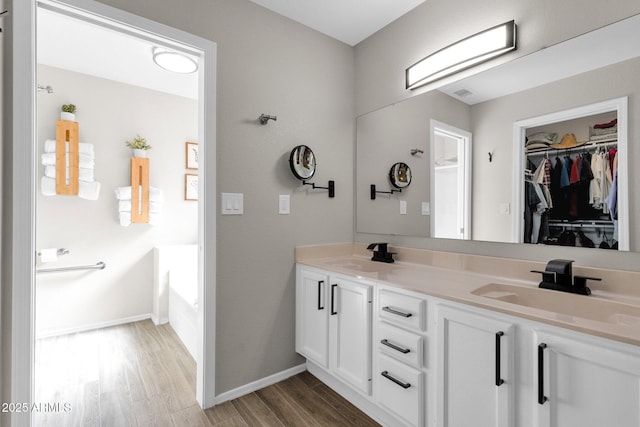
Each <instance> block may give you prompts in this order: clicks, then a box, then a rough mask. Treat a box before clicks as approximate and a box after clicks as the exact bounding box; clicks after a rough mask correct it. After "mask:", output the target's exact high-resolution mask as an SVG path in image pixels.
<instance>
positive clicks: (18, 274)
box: [7, 1, 216, 425]
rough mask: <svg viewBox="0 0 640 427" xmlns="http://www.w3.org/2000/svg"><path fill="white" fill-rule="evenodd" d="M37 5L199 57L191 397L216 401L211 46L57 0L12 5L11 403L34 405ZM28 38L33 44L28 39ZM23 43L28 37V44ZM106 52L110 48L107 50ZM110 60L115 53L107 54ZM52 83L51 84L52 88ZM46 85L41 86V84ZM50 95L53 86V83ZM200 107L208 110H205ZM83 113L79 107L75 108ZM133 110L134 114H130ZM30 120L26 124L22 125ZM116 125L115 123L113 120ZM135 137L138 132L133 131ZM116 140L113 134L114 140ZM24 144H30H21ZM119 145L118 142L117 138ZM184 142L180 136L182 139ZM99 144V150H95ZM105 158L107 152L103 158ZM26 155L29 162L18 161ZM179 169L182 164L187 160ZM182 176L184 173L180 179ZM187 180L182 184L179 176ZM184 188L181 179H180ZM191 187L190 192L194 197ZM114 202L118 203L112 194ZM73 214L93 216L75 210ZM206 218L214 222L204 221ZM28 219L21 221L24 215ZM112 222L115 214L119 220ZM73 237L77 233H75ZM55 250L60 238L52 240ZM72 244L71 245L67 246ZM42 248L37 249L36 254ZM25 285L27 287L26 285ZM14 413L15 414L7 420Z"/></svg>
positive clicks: (204, 403)
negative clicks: (194, 339)
mask: <svg viewBox="0 0 640 427" xmlns="http://www.w3.org/2000/svg"><path fill="white" fill-rule="evenodd" d="M39 9H43V10H44V9H46V10H48V11H52V12H55V13H60V14H62V15H65V16H67V17H72V18H75V19H78V20H80V21H83V22H86V23H91V24H95V25H98V26H102V27H104V28H109V29H111V30H114V31H117V32H119V33H122V34H126V35H128V36H129V37H137V38H140V39H144V40H147V41H150V42H154V43H157V44H158V45H160V46H163V47H165V48H169V49H172V50H177V51H180V52H183V53H187V54H189V55H192V56H194V57H196V58H197V60H198V62H199V67H200V68H199V70H198V77H197V80H198V88H197V94H198V97H197V101H196V103H197V107H196V108H195V111H196V113H195V114H196V116H197V124H196V126H195V127H196V131H195V137H196V140H197V141H198V142H199V164H200V165H199V169H198V170H197V171H196V172H195V173H194V174H192V175H195V176H197V177H198V179H199V186H198V189H197V191H196V193H195V194H197V195H198V198H199V202H198V206H197V211H198V214H197V220H196V222H197V244H196V249H197V258H198V262H197V265H198V267H197V271H196V272H195V275H196V276H197V287H198V295H199V304H198V307H197V315H196V316H197V330H198V334H197V335H198V339H197V343H196V347H197V348H196V358H195V359H196V362H197V368H196V372H195V373H194V375H195V378H196V387H195V396H196V399H197V402H198V404H199V405H200V406H201V407H204V408H206V407H209V406H212V405H213V403H214V399H215V394H214V393H215V385H214V379H215V376H214V366H215V358H214V355H215V336H214V332H213V331H215V313H214V311H215V269H216V266H215V236H216V233H215V215H206V213H207V212H215V211H216V209H215V205H216V203H215V194H216V193H215V185H216V182H215V164H216V159H215V77H216V75H215V68H216V65H215V63H216V46H215V43H213V42H210V41H208V40H205V39H202V38H200V37H197V36H193V35H191V34H188V33H185V32H182V31H180V30H176V29H173V28H170V27H167V26H165V25H162V24H158V23H155V22H153V21H149V20H147V19H144V18H141V17H139V16H135V15H132V14H129V13H126V12H123V11H120V10H118V9H114V8H111V7H108V6H104V5H102V4H99V3H96V2H91V1H84V2H82V3H81V5H80V6H79V5H78V2H74V4H73V5H69V4H65V3H64V2H58V1H55V2H54V1H41V2H38V3H37V4H36V2H16V3H14V4H13V10H12V16H13V21H12V24H13V25H12V31H13V34H12V36H13V37H12V41H11V43H12V48H13V49H12V55H13V56H12V59H13V64H14V67H13V69H14V70H16V69H20V70H22V71H23V72H22V73H16V72H14V73H12V74H10V77H9V80H10V83H12V84H11V86H12V87H13V88H14V90H13V105H12V106H11V111H12V112H13V113H12V119H11V123H12V126H11V129H12V131H11V132H12V136H13V138H12V139H13V143H12V153H13V159H14V167H13V168H12V170H11V177H12V181H13V182H14V183H20V185H21V186H22V187H24V188H25V191H21V192H14V193H13V199H12V203H11V211H12V217H13V218H15V219H17V218H20V219H21V220H20V221H14V222H13V233H14V234H15V235H20V236H21V240H20V242H15V241H14V242H13V243H12V244H11V249H12V252H13V254H14V256H13V257H12V259H11V260H10V262H9V263H7V264H8V265H10V270H11V272H12V281H11V285H10V286H11V289H12V291H11V293H12V294H13V298H12V303H11V317H12V322H11V349H12V352H11V353H12V356H13V357H12V359H11V361H10V363H11V372H12V376H11V379H10V381H11V387H10V388H8V389H9V390H10V395H8V396H7V397H8V398H10V400H11V401H20V402H28V403H29V405H30V406H31V403H32V402H33V396H34V354H35V309H34V307H33V305H32V303H31V301H34V299H35V284H36V279H35V277H36V272H35V268H34V266H35V264H36V262H35V261H36V259H37V255H36V254H37V252H38V250H37V249H38V248H37V247H36V233H35V230H36V209H35V195H36V192H38V191H40V190H41V182H38V181H39V178H41V177H42V176H43V171H42V170H40V169H39V168H38V167H36V159H37V160H38V163H40V160H41V159H40V155H41V154H42V151H41V150H39V148H40V147H39V146H38V143H39V142H41V141H38V132H37V121H36V117H37V113H36V107H37V103H36V99H37V98H36V97H37V96H48V95H44V94H43V95H39V94H38V93H37V84H38V83H39V82H38V81H37V79H36V75H38V73H37V72H36V68H37V63H36V52H35V50H34V49H33V48H32V49H26V50H25V49H24V48H23V46H33V47H35V35H36V33H37V29H36V27H35V22H36V19H35V17H36V13H37V10H39ZM29 40H31V42H28V41H29ZM25 41H27V42H26V43H25ZM107 56H108V53H107ZM111 60H113V58H111ZM51 86H53V85H51ZM45 87H46V85H45ZM53 91H54V93H55V87H54V88H53ZM205 111H206V112H207V114H206V115H205ZM78 113H80V110H79V111H78ZM132 114H135V112H132ZM24 124H28V126H24ZM114 126H117V124H115V125H114ZM134 136H135V135H134ZM114 139H115V138H114ZM24 141H31V142H32V143H31V144H25V143H24ZM117 142H118V144H119V143H120V142H121V141H117ZM179 143H181V144H183V148H182V150H184V143H185V141H179ZM97 150H98V147H96V153H97ZM105 157H106V156H105ZM23 160H26V161H24V162H23ZM179 167H181V168H183V169H184V165H180V166H179ZM184 179H185V180H186V178H184ZM183 182H184V181H183ZM181 185H183V184H181ZM114 190H115V189H114V188H113V187H112V188H103V189H102V191H104V193H103V195H102V197H105V198H112V197H113V191H114ZM193 194H194V193H193V192H191V196H193ZM112 203H113V204H115V206H117V200H116V199H115V198H113V199H112ZM77 214H78V216H79V217H81V216H82V215H83V214H86V215H89V214H90V213H88V212H84V211H79V212H78V213H77ZM113 215H114V216H115V217H116V218H118V208H117V207H116V208H114V213H113ZM208 216H211V217H213V219H212V220H211V219H210V220H208V219H207V217H208ZM22 219H25V220H22ZM116 221H117V219H116ZM78 234H82V232H81V230H78ZM51 245H52V246H53V245H55V246H56V247H60V246H62V245H64V243H62V244H61V243H58V242H56V243H52V244H51ZM71 249H72V248H71ZM41 253H42V252H41ZM25 285H26V286H25ZM12 418H13V417H12ZM30 418H31V414H17V415H15V419H16V424H15V425H29V424H30V422H31V420H30Z"/></svg>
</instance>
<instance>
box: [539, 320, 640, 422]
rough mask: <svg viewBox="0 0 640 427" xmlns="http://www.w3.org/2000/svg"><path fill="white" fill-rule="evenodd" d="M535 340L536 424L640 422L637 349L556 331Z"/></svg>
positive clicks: (639, 376)
mask: <svg viewBox="0 0 640 427" xmlns="http://www.w3.org/2000/svg"><path fill="white" fill-rule="evenodd" d="M534 341H535V342H534V346H535V351H536V353H538V354H537V356H536V357H535V359H534V361H535V366H534V367H532V368H533V371H534V372H535V375H534V381H535V384H536V385H537V387H536V389H535V392H536V396H535V400H537V402H533V404H534V405H535V406H536V408H537V410H536V411H535V413H537V415H538V422H537V424H536V425H537V426H539V427H564V426H616V427H637V426H640V350H639V349H638V348H636V347H634V346H626V345H618V344H619V343H616V342H612V341H608V340H604V339H599V338H594V337H589V336H583V335H582V334H580V335H579V336H573V335H569V334H567V333H561V331H558V333H554V332H549V331H536V333H535V334H534Z"/></svg>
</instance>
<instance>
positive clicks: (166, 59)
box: [153, 47, 198, 74]
mask: <svg viewBox="0 0 640 427" xmlns="http://www.w3.org/2000/svg"><path fill="white" fill-rule="evenodd" d="M153 62H155V63H156V65H157V66H158V67H160V68H162V69H164V70H167V71H171V72H174V73H181V74H190V73H195V72H196V71H198V63H197V62H196V60H195V59H193V58H190V57H188V56H187V55H184V54H182V53H180V52H176V51H173V50H169V49H165V48H162V47H154V48H153Z"/></svg>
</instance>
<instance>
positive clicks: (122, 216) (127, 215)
mask: <svg viewBox="0 0 640 427" xmlns="http://www.w3.org/2000/svg"><path fill="white" fill-rule="evenodd" d="M118 220H119V221H120V225H121V226H123V227H127V226H129V225H131V212H119V213H118ZM160 224H162V216H161V215H159V214H149V225H160Z"/></svg>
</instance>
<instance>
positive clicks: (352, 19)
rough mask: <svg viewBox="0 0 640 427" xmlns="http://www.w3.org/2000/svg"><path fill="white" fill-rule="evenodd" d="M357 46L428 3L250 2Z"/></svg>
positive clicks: (349, 0) (396, 0)
mask: <svg viewBox="0 0 640 427" xmlns="http://www.w3.org/2000/svg"><path fill="white" fill-rule="evenodd" d="M251 1H252V2H254V3H257V4H259V5H261V6H263V7H266V8H267V9H270V10H272V11H274V12H276V13H278V14H280V15H283V16H286V17H287V18H290V19H293V20H294V21H297V22H299V23H301V24H303V25H306V26H307V27H310V28H313V29H314V30H316V31H319V32H321V33H324V34H327V35H328V36H331V37H333V38H335V39H338V40H340V41H343V42H344V43H346V44H348V45H350V46H355V45H356V44H358V43H360V42H361V41H362V40H364V39H366V38H367V37H369V36H370V35H372V34H373V33H375V32H376V31H378V30H380V29H381V28H383V27H384V26H386V25H387V24H389V23H391V22H393V21H395V20H396V19H398V18H399V17H401V16H402V15H404V14H405V13H407V12H409V11H410V10H412V9H413V8H415V7H416V6H418V5H420V4H421V3H424V1H425V0H322V1H318V0H251Z"/></svg>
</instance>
